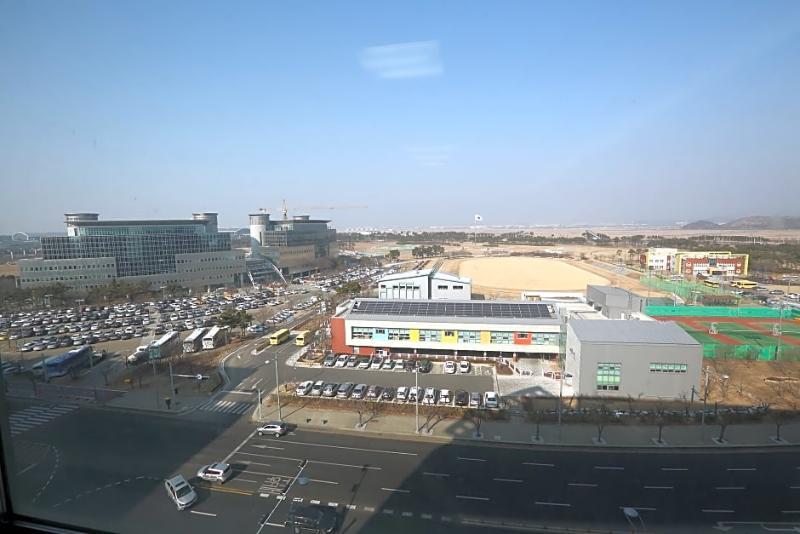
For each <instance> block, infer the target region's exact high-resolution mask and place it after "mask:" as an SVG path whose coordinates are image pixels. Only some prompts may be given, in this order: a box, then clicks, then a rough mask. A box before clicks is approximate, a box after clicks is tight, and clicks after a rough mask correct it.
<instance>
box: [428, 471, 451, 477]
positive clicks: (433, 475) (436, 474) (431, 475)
mask: <svg viewBox="0 0 800 534" xmlns="http://www.w3.org/2000/svg"><path fill="white" fill-rule="evenodd" d="M422 474H423V475H425V476H429V477H449V476H450V475H448V474H447V473H431V472H429V471H423V473H422Z"/></svg>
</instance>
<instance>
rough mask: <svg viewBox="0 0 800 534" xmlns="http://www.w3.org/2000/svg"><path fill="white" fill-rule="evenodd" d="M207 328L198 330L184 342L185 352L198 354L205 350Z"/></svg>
mask: <svg viewBox="0 0 800 534" xmlns="http://www.w3.org/2000/svg"><path fill="white" fill-rule="evenodd" d="M205 332H206V329H205V328H197V329H195V330H194V332H192V333H191V334H189V335H188V336H187V337H186V339H184V340H183V352H197V351H198V350H200V349H202V348H203V334H205Z"/></svg>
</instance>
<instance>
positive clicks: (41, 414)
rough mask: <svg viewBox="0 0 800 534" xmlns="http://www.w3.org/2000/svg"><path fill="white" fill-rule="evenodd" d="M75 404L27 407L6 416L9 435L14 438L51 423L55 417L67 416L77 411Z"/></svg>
mask: <svg viewBox="0 0 800 534" xmlns="http://www.w3.org/2000/svg"><path fill="white" fill-rule="evenodd" d="M78 407H79V406H78V405H77V404H51V405H42V406H29V407H27V408H24V409H22V410H20V411H18V412H13V413H12V414H11V415H9V416H8V421H9V424H10V427H11V435H12V436H16V435H19V434H22V433H23V432H25V431H27V430H30V429H32V428H35V427H37V426H39V425H43V424H45V423H47V422H50V421H52V420H53V419H55V418H56V417H59V416H62V415H64V414H68V413H70V412H71V411H73V410H76V409H78Z"/></svg>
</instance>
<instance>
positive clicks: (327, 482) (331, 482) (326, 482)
mask: <svg viewBox="0 0 800 534" xmlns="http://www.w3.org/2000/svg"><path fill="white" fill-rule="evenodd" d="M308 480H310V481H311V482H319V483H321V484H338V482H334V481H333V480H319V479H318V478H309V479H308Z"/></svg>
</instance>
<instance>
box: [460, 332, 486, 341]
mask: <svg viewBox="0 0 800 534" xmlns="http://www.w3.org/2000/svg"><path fill="white" fill-rule="evenodd" d="M458 342H459V343H480V342H481V333H480V332H479V331H477V330H459V331H458Z"/></svg>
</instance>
